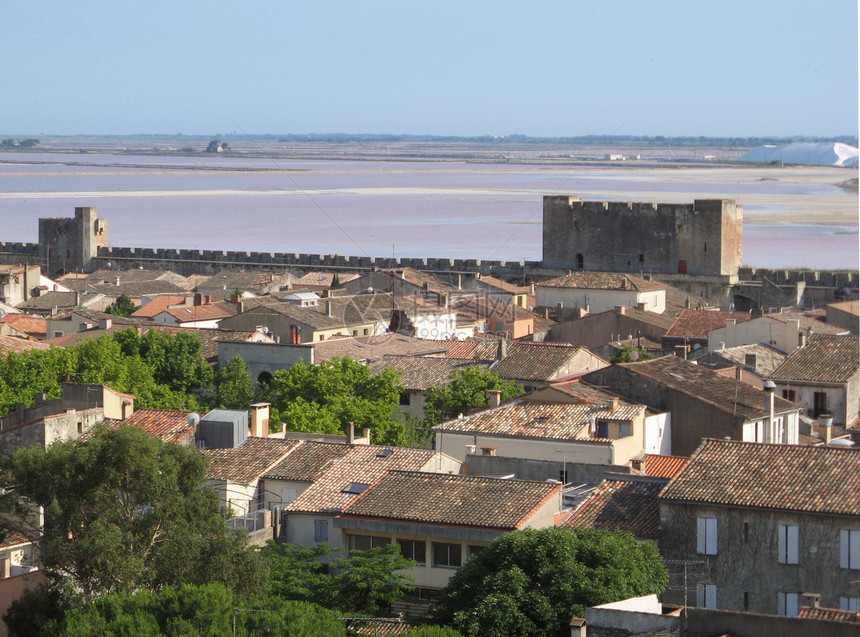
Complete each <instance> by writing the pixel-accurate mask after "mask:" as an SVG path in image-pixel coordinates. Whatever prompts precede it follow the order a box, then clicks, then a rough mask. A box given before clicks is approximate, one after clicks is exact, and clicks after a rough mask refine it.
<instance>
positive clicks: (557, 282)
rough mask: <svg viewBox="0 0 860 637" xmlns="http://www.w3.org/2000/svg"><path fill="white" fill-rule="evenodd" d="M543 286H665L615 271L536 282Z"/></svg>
mask: <svg viewBox="0 0 860 637" xmlns="http://www.w3.org/2000/svg"><path fill="white" fill-rule="evenodd" d="M537 287H545V288H585V289H589V290H630V291H644V290H665V289H666V286H665V285H663V284H662V283H658V282H657V281H646V280H645V279H640V278H638V277H634V276H630V275H629V274H620V273H616V272H584V271H583V272H574V273H572V274H566V275H563V276H560V277H556V278H554V279H550V280H549V281H543V282H542V283H538V284H537Z"/></svg>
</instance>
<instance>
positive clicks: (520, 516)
mask: <svg viewBox="0 0 860 637" xmlns="http://www.w3.org/2000/svg"><path fill="white" fill-rule="evenodd" d="M560 491H561V485H560V484H553V483H549V482H539V481H533V480H501V479H498V478H482V477H478V476H467V475H461V474H447V473H424V472H420V471H391V472H389V473H387V474H386V475H384V476H383V477H382V478H381V479H380V480H379V481H378V482H376V483H375V484H373V485H372V486H371V487H370V488H368V489H367V490H366V491H364V492H363V493H362V494H361V495H359V496H358V497H357V498H356V499H355V501H354V502H352V504H350V505H349V506H347V507H346V508H345V509H344V511H343V513H342V514H341V515H342V516H343V517H374V518H385V519H386V520H401V521H404V522H418V523H423V524H456V525H462V526H469V527H480V528H491V529H505V530H515V529H520V528H522V527H523V526H524V525H525V524H526V523H527V522H528V520H529V518H530V517H531V515H533V514H534V513H535V512H536V511H537V509H538V508H539V507H541V506H542V505H543V504H545V503H546V502H547V501H548V500H549V499H550V498H551V497H552V496H553V495H555V494H557V493H559V492H560Z"/></svg>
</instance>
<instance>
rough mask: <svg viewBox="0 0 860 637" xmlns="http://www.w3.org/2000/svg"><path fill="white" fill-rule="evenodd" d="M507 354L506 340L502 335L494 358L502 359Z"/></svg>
mask: <svg viewBox="0 0 860 637" xmlns="http://www.w3.org/2000/svg"><path fill="white" fill-rule="evenodd" d="M507 355H508V341H507V340H506V339H505V337H504V336H503V337H502V338H500V339H499V347H498V349H497V350H496V360H502V359H503V358H505V356H507Z"/></svg>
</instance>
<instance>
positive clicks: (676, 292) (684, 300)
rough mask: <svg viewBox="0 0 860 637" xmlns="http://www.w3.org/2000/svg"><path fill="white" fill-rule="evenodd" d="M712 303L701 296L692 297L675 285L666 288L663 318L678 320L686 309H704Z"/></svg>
mask: <svg viewBox="0 0 860 637" xmlns="http://www.w3.org/2000/svg"><path fill="white" fill-rule="evenodd" d="M710 305H711V302H710V301H709V300H708V299H706V298H703V297H701V296H692V295H690V294H688V293H687V292H685V291H684V290H681V289H679V288H676V287H675V286H674V285H667V286H666V309H665V311H664V312H663V316H668V317H670V318H672V319H676V318H678V317H679V316H680V315H681V312H683V311H684V310H686V309H690V308H693V309H702V308H706V307H709V306H710Z"/></svg>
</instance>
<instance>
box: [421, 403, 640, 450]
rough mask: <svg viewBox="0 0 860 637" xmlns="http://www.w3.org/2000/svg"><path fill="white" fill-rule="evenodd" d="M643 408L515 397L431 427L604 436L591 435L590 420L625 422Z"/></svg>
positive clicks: (587, 437)
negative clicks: (529, 399)
mask: <svg viewBox="0 0 860 637" xmlns="http://www.w3.org/2000/svg"><path fill="white" fill-rule="evenodd" d="M644 412H645V406H644V405H633V404H630V403H625V402H620V401H619V403H618V407H617V408H616V409H615V410H612V407H611V405H609V404H603V405H591V404H577V403H545V402H530V401H526V400H522V399H519V398H518V399H514V401H512V402H508V403H505V404H503V405H501V406H499V407H494V408H491V409H485V410H483V411H479V412H477V413H474V414H470V415H467V416H464V417H463V418H455V419H453V420H449V421H447V422H443V423H441V424H440V425H437V426H436V427H433V431H437V432H456V433H470V434H480V435H485V436H487V435H490V436H498V437H505V438H534V439H544V440H604V439H602V438H596V437H594V436H592V435H591V433H590V431H589V429H590V427H591V423H592V421H596V420H610V421H621V422H628V421H631V420H633V419H634V418H636V417H638V416H641V415H642V414H643V413H644Z"/></svg>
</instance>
